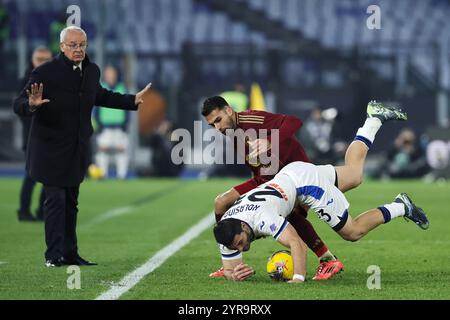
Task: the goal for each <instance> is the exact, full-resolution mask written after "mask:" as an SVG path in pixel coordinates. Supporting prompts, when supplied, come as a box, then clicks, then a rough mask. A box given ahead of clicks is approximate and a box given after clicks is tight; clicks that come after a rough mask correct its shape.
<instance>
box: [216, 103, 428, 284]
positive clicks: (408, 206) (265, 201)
mask: <svg viewBox="0 0 450 320" xmlns="http://www.w3.org/2000/svg"><path fill="white" fill-rule="evenodd" d="M367 115H368V118H367V120H366V122H365V124H364V126H363V127H362V128H360V129H359V130H358V132H357V134H356V137H355V140H354V141H353V142H352V144H351V145H350V146H349V148H348V149H347V152H346V155H345V165H344V166H340V167H333V166H331V165H325V166H315V165H313V164H310V163H305V162H301V161H298V162H293V163H290V164H288V165H287V166H285V167H284V168H283V169H282V170H281V171H280V172H279V173H278V174H277V175H276V176H275V178H274V179H273V180H271V181H269V182H268V183H265V184H263V185H261V186H259V187H257V188H256V189H254V190H252V191H250V192H248V193H246V194H245V195H244V196H242V197H241V198H239V199H238V201H236V203H235V204H234V205H233V206H232V207H231V208H230V209H229V210H228V211H227V212H226V213H225V215H224V216H223V217H222V220H221V221H220V222H219V223H218V224H217V225H216V226H215V227H214V236H215V238H216V241H217V242H218V243H219V244H220V245H221V246H220V247H221V253H222V261H223V264H224V268H225V276H226V278H227V279H229V280H235V281H241V280H245V279H247V278H248V277H250V276H252V275H253V274H254V271H253V269H252V268H251V267H249V266H248V265H246V264H244V263H243V261H242V255H241V252H243V251H248V250H249V249H250V243H251V242H252V241H253V240H255V239H258V238H260V237H265V236H273V237H274V238H275V239H276V240H277V241H278V242H280V243H281V244H283V245H285V246H287V247H288V248H290V249H291V252H292V257H293V261H294V276H293V279H292V280H291V281H290V282H303V281H305V276H306V248H305V244H304V243H303V241H302V240H301V238H300V237H299V235H298V233H297V232H296V230H294V228H292V226H291V225H290V224H289V223H288V221H286V219H285V218H286V217H287V216H288V215H289V213H290V212H291V210H292V209H293V208H294V206H295V205H297V204H299V203H300V204H303V205H307V206H309V207H311V208H312V209H313V210H314V211H315V212H316V213H317V215H318V216H319V218H320V219H321V220H323V221H324V222H326V223H327V224H328V225H329V226H330V227H331V228H333V230H335V231H336V232H337V233H338V234H339V235H340V236H341V237H342V238H344V239H345V240H348V241H357V240H359V239H361V238H362V237H364V236H365V235H366V234H367V233H369V232H370V231H371V230H373V229H375V228H377V227H378V226H380V225H382V224H384V223H388V222H389V221H391V219H394V218H397V217H405V218H407V219H408V220H411V221H414V222H415V223H416V224H417V225H418V226H419V227H420V228H422V229H424V230H425V229H428V226H429V222H428V219H427V217H426V215H425V213H424V212H423V210H422V209H421V208H418V207H417V206H416V205H415V204H414V203H413V202H412V201H411V199H410V198H409V197H408V195H406V193H401V194H399V195H398V196H397V197H395V199H394V201H393V202H392V203H389V204H385V205H382V206H380V207H378V208H376V209H371V210H369V211H366V212H364V213H362V214H360V215H359V216H357V217H356V218H354V219H353V218H352V217H351V216H350V215H349V214H348V208H349V203H348V202H347V199H346V198H345V196H344V194H343V192H346V191H348V190H350V189H353V188H355V187H357V186H358V185H359V184H361V182H362V177H363V169H364V162H365V159H366V156H367V152H368V150H369V149H370V147H371V146H372V143H373V141H374V139H375V135H376V133H377V131H378V130H379V129H380V127H381V125H382V123H383V122H384V121H387V120H406V114H405V113H403V112H401V111H399V110H396V109H392V108H386V107H383V106H382V105H381V104H379V103H376V102H370V103H369V105H368V108H367Z"/></svg>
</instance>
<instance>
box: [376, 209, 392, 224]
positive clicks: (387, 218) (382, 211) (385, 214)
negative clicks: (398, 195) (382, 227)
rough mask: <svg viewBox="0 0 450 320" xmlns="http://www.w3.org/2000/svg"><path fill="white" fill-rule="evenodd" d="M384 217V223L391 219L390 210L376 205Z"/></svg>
mask: <svg viewBox="0 0 450 320" xmlns="http://www.w3.org/2000/svg"><path fill="white" fill-rule="evenodd" d="M378 209H379V210H380V211H381V213H382V214H383V217H384V223H388V222H389V221H391V212H390V211H389V210H388V209H387V208H386V207H378Z"/></svg>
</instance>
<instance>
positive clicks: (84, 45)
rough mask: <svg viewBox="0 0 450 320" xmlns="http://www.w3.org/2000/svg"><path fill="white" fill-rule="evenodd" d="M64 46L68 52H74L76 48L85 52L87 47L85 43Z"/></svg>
mask: <svg viewBox="0 0 450 320" xmlns="http://www.w3.org/2000/svg"><path fill="white" fill-rule="evenodd" d="M64 44H65V45H66V46H67V48H69V49H70V50H72V51H73V50H76V49H78V48H80V49H81V50H86V48H87V47H88V45H87V43H82V44H76V43H71V44H67V43H65V42H64Z"/></svg>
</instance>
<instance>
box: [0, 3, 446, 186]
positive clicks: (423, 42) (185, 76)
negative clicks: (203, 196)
mask: <svg viewBox="0 0 450 320" xmlns="http://www.w3.org/2000/svg"><path fill="white" fill-rule="evenodd" d="M0 3H1V9H0V10H1V33H0V35H1V47H2V61H3V63H2V64H1V68H2V71H1V74H0V82H1V84H2V85H1V87H0V139H1V148H0V163H1V165H0V168H1V173H2V174H10V173H15V174H19V173H21V172H22V167H23V158H24V156H23V153H22V152H21V150H20V146H21V135H20V130H21V129H20V122H19V119H18V118H17V117H16V116H15V115H14V114H13V111H12V107H11V101H12V99H13V98H14V97H15V96H16V95H17V92H18V89H19V88H18V79H19V78H21V77H23V75H24V72H25V70H26V68H27V66H28V63H29V59H30V55H31V52H32V50H33V49H34V48H35V47H36V46H38V45H47V46H50V47H54V46H55V44H56V45H57V44H58V34H59V30H60V27H61V24H64V23H65V21H66V20H67V17H68V14H67V13H66V9H67V7H68V6H69V5H72V4H75V5H78V6H79V7H80V9H81V26H82V27H83V28H84V29H85V30H86V31H87V34H88V38H89V48H88V54H89V55H90V56H91V57H92V58H93V60H94V61H95V62H96V63H98V64H99V65H100V66H101V67H104V66H105V65H107V64H113V65H115V66H117V67H118V68H119V71H120V78H121V80H122V81H123V82H124V83H125V84H126V86H127V88H128V90H129V91H130V92H135V90H136V89H137V88H140V87H143V86H144V85H145V84H146V83H148V82H149V81H151V82H153V84H154V88H155V94H160V95H161V96H160V100H158V103H159V104H160V106H159V107H158V108H157V111H156V112H154V113H153V114H142V113H140V114H139V116H137V115H133V119H132V124H131V126H130V128H129V134H130V137H131V138H132V149H131V159H132V164H131V169H132V171H131V172H132V173H134V174H138V175H151V174H155V170H152V166H153V165H154V161H152V155H153V154H154V152H152V144H151V141H152V139H151V136H152V134H153V133H155V128H157V127H158V126H159V125H160V123H161V121H162V119H163V118H164V119H167V120H168V121H170V123H171V124H173V126H174V128H187V129H189V130H193V121H194V120H201V116H200V111H199V109H200V106H201V101H202V98H204V97H206V96H209V95H215V94H219V93H221V92H224V91H230V90H233V88H234V87H235V86H236V84H240V85H241V87H243V88H244V92H245V93H246V94H248V95H249V96H250V93H251V92H250V91H251V86H252V84H253V83H257V84H259V85H260V87H261V88H262V92H263V95H264V99H265V105H266V110H268V111H273V112H278V113H288V114H295V115H297V116H299V117H301V118H302V119H303V120H304V121H305V122H307V121H308V118H309V117H310V115H311V114H313V113H314V112H313V110H315V109H317V108H320V110H321V111H323V110H327V109H330V108H335V110H336V111H337V116H336V114H335V113H334V111H333V110H331V111H332V112H331V113H330V112H328V113H323V114H322V115H325V116H326V117H325V120H324V119H322V120H321V121H322V122H328V124H327V125H328V127H327V125H324V124H323V123H321V124H320V125H318V126H314V125H312V128H311V133H310V134H312V137H308V136H305V137H303V140H304V143H305V145H306V146H307V148H308V150H309V151H310V154H311V155H312V158H313V159H314V160H316V162H320V161H323V162H330V161H333V162H335V161H338V160H339V159H340V158H341V155H342V154H341V153H342V150H343V148H345V145H344V146H343V145H342V144H339V142H340V141H348V140H349V139H351V138H352V136H353V134H354V132H355V130H356V129H357V127H358V126H359V125H360V124H361V122H362V120H363V119H364V117H365V115H364V112H363V111H362V110H364V106H365V105H366V104H367V102H368V101H370V100H372V99H376V100H379V101H383V102H387V103H391V104H393V105H399V106H401V107H403V108H404V109H406V110H407V111H408V112H409V115H410V120H409V121H408V123H407V124H405V126H407V127H408V128H410V129H411V130H412V131H413V132H414V134H415V136H416V141H415V143H416V147H415V148H416V149H417V150H418V154H420V156H417V157H411V156H410V154H409V155H408V156H404V157H402V156H400V155H399V153H402V151H401V150H400V151H398V150H396V151H393V150H392V149H393V148H392V146H393V140H394V139H395V137H396V136H397V134H399V132H400V130H401V129H402V127H401V126H397V125H396V126H389V127H388V128H387V129H386V130H383V131H382V132H381V133H380V134H379V138H378V140H377V143H376V144H375V147H374V153H372V154H371V156H372V159H375V160H376V161H375V162H374V164H373V166H371V165H370V163H371V162H369V165H368V167H369V168H368V173H369V174H372V175H373V176H375V177H378V176H392V175H394V176H395V174H396V173H395V172H394V173H392V172H381V171H383V170H381V171H380V169H379V168H380V167H382V168H385V167H386V166H383V165H381V166H380V163H383V162H382V161H383V158H386V157H390V159H397V160H398V162H399V166H401V165H404V163H405V162H408V161H409V162H411V161H412V160H411V159H409V158H414V160H417V158H420V163H416V164H415V166H416V167H417V168H419V169H417V170H414V168H416V167H413V168H412V169H410V171H411V172H412V173H411V175H412V176H423V175H425V174H426V173H429V172H430V167H429V166H430V165H431V169H433V168H434V169H439V170H438V171H439V172H438V173H437V174H435V176H444V177H445V176H448V172H445V170H442V169H444V168H447V169H448V163H449V159H448V158H449V155H448V154H449V149H450V146H449V141H450V131H449V89H450V62H449V57H450V56H449V54H450V51H449V50H450V47H449V39H450V35H449V33H450V20H449V19H448V17H449V16H450V2H449V1H446V0H402V1H367V0H354V1H353V0H348V1H345V0H344V1H337V0H232V1H221V0H95V1H87V0H72V1H65V0H62V1H61V0H39V1H37V0H36V1H33V0H2V1H1V2H0ZM373 4H375V5H378V6H379V7H380V9H381V29H369V28H368V26H367V24H366V21H367V19H369V17H370V16H371V13H368V12H367V8H368V7H369V5H373ZM330 114H331V116H330ZM317 115H318V118H320V115H319V113H318V114H317ZM335 116H336V117H335ZM322 118H323V117H322ZM304 128H305V127H304ZM330 128H331V130H332V131H331V134H330V133H329V130H330ZM167 130H170V127H169V129H167ZM303 131H305V132H304V133H305V134H306V133H307V132H306V130H303ZM302 134H303V133H302ZM319 135H322V136H323V137H322V136H321V137H320V139H319ZM308 138H309V139H308ZM319 140H320V141H321V143H322V144H320V145H318V143H317V141H319ZM404 140H408V139H407V138H405V139H404ZM434 140H439V141H438V142H437V143H433V144H432V145H431V148H430V145H429V143H430V142H431V141H434ZM407 143H408V142H407V141H406V142H405V144H407ZM398 144H401V143H400V142H399V143H398ZM427 148H428V159H427ZM397 149H398V148H397ZM400 149H401V148H400ZM430 150H431V151H430ZM340 152H341V153H340ZM406 153H408V152H406ZM408 157H409V158H408ZM408 159H409V160H408ZM397 160H396V161H397ZM425 162H426V164H425ZM427 166H428V168H426V167H427ZM202 170H203V171H205V170H207V174H208V175H210V174H214V172H213V173H211V172H210V171H211V170H209V169H205V168H202V167H200V168H198V167H196V168H192V167H190V166H186V167H184V168H183V170H172V171H170V170H169V171H170V172H169V175H182V176H183V175H184V176H198V175H199V171H202ZM392 170H394V171H395V169H392ZM408 170H409V169H408ZM385 171H386V170H385ZM397 171H398V170H397ZM447 171H448V170H447ZM217 172H218V173H217V174H220V170H217ZM397 173H398V172H397ZM400 175H401V174H400ZM405 175H407V176H408V173H406V174H405Z"/></svg>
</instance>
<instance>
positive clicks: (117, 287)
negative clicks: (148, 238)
mask: <svg viewBox="0 0 450 320" xmlns="http://www.w3.org/2000/svg"><path fill="white" fill-rule="evenodd" d="M214 221H215V219H214V214H213V213H209V214H208V215H207V216H206V217H205V218H203V219H202V220H200V221H199V222H198V223H197V224H196V225H194V226H193V227H191V228H190V229H189V230H188V231H186V232H185V233H184V234H183V235H182V236H180V237H178V238H177V239H175V240H174V241H172V242H171V243H170V244H169V245H167V246H166V247H164V248H163V249H161V250H159V251H158V252H157V253H156V254H155V255H154V256H153V257H151V258H150V259H148V260H147V262H145V263H144V264H143V265H142V266H140V267H139V268H137V269H135V270H134V271H132V272H131V273H129V274H127V275H126V276H125V277H124V278H122V280H120V282H119V283H117V284H114V285H112V286H111V288H110V289H109V290H108V291H106V292H104V293H102V294H101V295H99V296H98V297H97V298H96V299H95V300H117V299H118V298H119V297H120V296H121V295H122V294H124V293H125V292H127V291H128V290H130V289H131V288H133V287H134V286H135V285H136V284H137V283H138V282H139V281H141V280H142V279H143V278H144V277H145V276H146V275H148V274H149V273H151V272H153V271H154V270H155V269H156V268H158V267H159V266H161V265H162V264H163V263H164V262H165V261H166V260H167V259H169V258H170V257H171V256H172V255H174V254H175V253H176V252H177V251H178V250H180V249H181V248H183V247H184V246H185V245H187V244H188V243H189V242H191V241H192V240H193V239H195V238H196V237H197V236H198V235H200V233H202V232H203V231H204V230H206V228H208V227H210V226H212V225H213V223H214Z"/></svg>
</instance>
